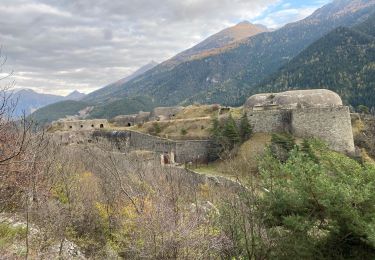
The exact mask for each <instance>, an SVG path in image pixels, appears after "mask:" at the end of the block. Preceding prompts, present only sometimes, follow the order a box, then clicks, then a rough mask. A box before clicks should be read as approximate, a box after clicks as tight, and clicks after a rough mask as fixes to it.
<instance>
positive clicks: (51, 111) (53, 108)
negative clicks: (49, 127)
mask: <svg viewBox="0 0 375 260" xmlns="http://www.w3.org/2000/svg"><path fill="white" fill-rule="evenodd" d="M89 106H90V105H89V104H88V103H85V102H82V101H75V100H65V101H60V102H57V103H53V104H50V105H48V106H45V107H42V108H39V109H38V110H36V111H35V112H34V113H32V114H31V115H30V118H31V119H32V120H34V121H35V122H38V123H39V124H40V125H44V124H46V123H50V122H52V121H55V120H58V119H60V118H64V117H66V116H75V115H77V114H78V113H79V111H81V110H84V109H85V108H87V107H89Z"/></svg>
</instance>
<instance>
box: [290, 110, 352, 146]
mask: <svg viewBox="0 0 375 260" xmlns="http://www.w3.org/2000/svg"><path fill="white" fill-rule="evenodd" d="M292 132H293V134H294V135H295V136H298V137H303V138H308V137H315V138H319V139H322V140H323V141H325V142H326V143H327V144H328V145H329V146H330V148H331V149H333V150H336V151H339V152H348V153H354V151H355V147H354V140H353V133H352V125H351V118H350V112H349V108H348V107H327V108H300V109H296V110H293V112H292Z"/></svg>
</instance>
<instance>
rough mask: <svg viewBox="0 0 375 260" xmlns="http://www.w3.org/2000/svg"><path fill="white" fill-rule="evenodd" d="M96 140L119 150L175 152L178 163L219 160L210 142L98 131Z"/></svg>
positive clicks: (94, 134)
mask: <svg viewBox="0 0 375 260" xmlns="http://www.w3.org/2000/svg"><path fill="white" fill-rule="evenodd" d="M93 136H94V137H95V139H96V140H100V138H106V139H108V140H109V141H111V142H113V143H115V146H116V147H119V150H124V149H126V148H129V149H132V150H147V151H153V152H156V153H160V154H164V153H170V152H173V153H174V155H175V161H176V162H177V163H186V162H195V161H199V162H206V161H212V160H215V159H217V151H218V149H219V147H217V146H216V145H215V144H214V143H213V142H212V141H210V140H196V141H195V140H187V141H174V140H169V139H165V138H160V137H157V136H152V135H148V134H144V133H140V132H135V131H126V130H123V131H112V132H108V131H96V132H94V133H93Z"/></svg>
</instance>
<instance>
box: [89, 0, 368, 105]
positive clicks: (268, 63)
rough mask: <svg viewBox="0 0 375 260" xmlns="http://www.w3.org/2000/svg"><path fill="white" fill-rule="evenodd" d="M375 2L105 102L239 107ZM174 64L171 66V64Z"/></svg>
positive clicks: (263, 38)
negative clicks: (122, 100) (124, 100)
mask: <svg viewBox="0 0 375 260" xmlns="http://www.w3.org/2000/svg"><path fill="white" fill-rule="evenodd" d="M374 6H375V0H336V1H334V2H332V3H330V4H328V5H325V6H323V7H322V8H320V9H318V10H316V11H315V12H314V13H313V14H312V15H311V16H309V17H307V18H306V19H303V20H301V21H299V22H295V23H291V24H288V25H286V26H284V27H282V28H281V29H279V30H276V31H272V32H264V33H260V34H257V35H255V36H252V37H249V38H246V39H242V40H241V42H240V43H239V44H238V45H237V46H234V47H233V48H228V49H225V50H224V51H223V52H219V53H214V54H212V55H209V56H204V57H197V58H194V59H190V60H188V61H184V62H182V63H180V64H177V65H176V66H172V67H168V66H165V64H166V62H164V63H162V64H160V65H158V66H156V67H154V68H153V69H151V70H149V71H147V72H146V73H144V74H142V75H140V76H138V77H136V78H134V79H132V80H130V81H128V82H126V83H124V84H121V85H120V86H118V87H117V88H116V90H115V91H113V92H111V93H109V94H108V95H107V96H106V97H105V98H101V97H100V98H93V99H91V101H94V102H103V101H105V99H106V98H107V99H110V98H119V97H134V96H140V95H144V96H149V97H151V98H153V100H155V103H160V104H162V105H176V104H189V103H193V102H201V103H222V104H226V105H239V104H242V103H243V102H244V100H245V99H246V97H247V96H248V95H250V94H252V93H253V91H252V90H253V89H254V87H255V86H256V85H257V84H259V83H260V82H261V81H262V80H264V79H266V78H267V77H268V76H270V75H272V74H273V73H275V72H276V71H277V70H278V69H279V68H280V67H281V66H282V65H284V64H286V63H287V62H289V61H290V60H291V59H293V58H294V57H295V56H297V55H298V54H299V53H300V52H301V51H303V50H304V49H305V48H306V47H308V46H309V45H310V44H312V43H313V42H314V41H316V40H318V39H319V38H321V37H322V36H324V35H325V34H327V33H328V32H330V31H331V30H333V29H335V28H337V27H339V26H346V27H351V26H353V25H355V24H357V23H359V22H362V21H364V20H365V19H366V18H368V17H369V15H370V14H371V13H372V12H373V11H374ZM167 63H168V62H167Z"/></svg>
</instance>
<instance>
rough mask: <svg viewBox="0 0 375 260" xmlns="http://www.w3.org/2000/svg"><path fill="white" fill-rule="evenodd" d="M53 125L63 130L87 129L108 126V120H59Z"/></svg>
mask: <svg viewBox="0 0 375 260" xmlns="http://www.w3.org/2000/svg"><path fill="white" fill-rule="evenodd" d="M53 126H55V127H57V128H59V129H61V130H62V131H86V130H95V129H101V128H105V127H108V121H107V120H105V119H94V120H76V121H57V122H54V123H53Z"/></svg>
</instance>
